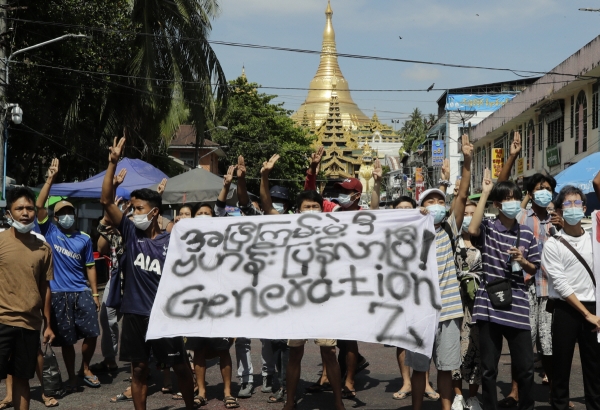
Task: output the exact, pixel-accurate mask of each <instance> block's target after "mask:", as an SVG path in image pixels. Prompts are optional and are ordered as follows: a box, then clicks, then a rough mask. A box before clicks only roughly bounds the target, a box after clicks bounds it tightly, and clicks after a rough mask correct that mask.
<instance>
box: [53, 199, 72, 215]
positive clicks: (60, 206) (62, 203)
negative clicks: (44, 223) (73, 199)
mask: <svg viewBox="0 0 600 410" xmlns="http://www.w3.org/2000/svg"><path fill="white" fill-rule="evenodd" d="M69 206H70V207H71V208H73V209H75V207H74V206H73V204H72V203H70V202H69V201H60V202H58V203H57V204H56V205H54V213H58V211H60V210H61V209H63V208H65V207H69Z"/></svg>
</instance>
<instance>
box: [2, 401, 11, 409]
mask: <svg viewBox="0 0 600 410" xmlns="http://www.w3.org/2000/svg"><path fill="white" fill-rule="evenodd" d="M12 406H13V404H12V401H2V402H0V410H4V409H10V408H12Z"/></svg>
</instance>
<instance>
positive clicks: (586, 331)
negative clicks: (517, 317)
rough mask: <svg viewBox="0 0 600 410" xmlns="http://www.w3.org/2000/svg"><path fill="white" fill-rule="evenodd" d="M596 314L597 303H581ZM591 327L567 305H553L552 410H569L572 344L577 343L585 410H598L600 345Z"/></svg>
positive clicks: (573, 346) (573, 347) (559, 303)
mask: <svg viewBox="0 0 600 410" xmlns="http://www.w3.org/2000/svg"><path fill="white" fill-rule="evenodd" d="M584 305H585V307H586V308H587V310H588V311H589V312H590V313H592V314H594V315H595V314H596V303H595V302H591V303H584ZM593 329H594V327H593V326H592V325H591V324H590V323H589V322H587V321H586V320H585V318H584V317H583V316H582V315H581V313H579V312H577V310H575V308H573V307H571V305H569V304H568V303H567V302H563V301H559V300H557V301H556V304H555V308H554V320H553V321H552V369H553V370H552V374H553V377H552V392H551V394H552V408H553V409H559V410H563V409H564V410H567V409H568V408H569V380H570V378H571V364H572V363H573V354H574V352H575V343H576V342H577V343H579V356H580V357H581V370H582V375H583V391H584V394H585V408H586V409H588V410H590V409H593V410H600V375H599V374H598V369H600V344H599V343H598V334H597V333H596V332H593V331H592V330H593Z"/></svg>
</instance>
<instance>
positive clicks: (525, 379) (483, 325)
mask: <svg viewBox="0 0 600 410" xmlns="http://www.w3.org/2000/svg"><path fill="white" fill-rule="evenodd" d="M477 326H478V328H479V351H480V353H481V382H482V385H481V387H482V390H483V406H482V407H483V408H484V409H485V410H497V408H498V395H497V392H496V378H497V377H498V362H499V361H500V355H501V354H502V337H505V338H506V340H507V341H508V346H509V348H510V359H511V362H512V368H513V374H514V376H513V377H515V380H516V382H517V383H518V385H519V407H518V409H519V410H533V405H534V404H535V402H534V400H533V395H532V393H531V390H532V388H533V346H531V331H530V330H523V329H517V328H514V327H510V326H504V325H499V324H497V323H491V322H486V321H482V320H480V321H477Z"/></svg>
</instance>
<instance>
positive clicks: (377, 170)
mask: <svg viewBox="0 0 600 410" xmlns="http://www.w3.org/2000/svg"><path fill="white" fill-rule="evenodd" d="M382 179H383V170H382V168H381V162H379V158H378V159H376V160H375V162H374V163H373V181H374V183H373V190H372V191H371V205H370V207H371V209H379V198H380V196H381V180H382Z"/></svg>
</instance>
